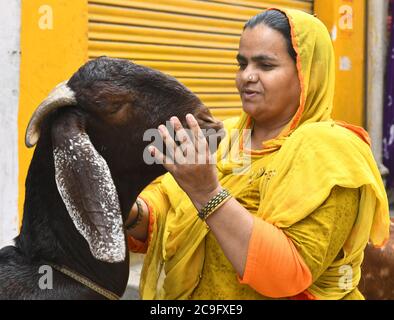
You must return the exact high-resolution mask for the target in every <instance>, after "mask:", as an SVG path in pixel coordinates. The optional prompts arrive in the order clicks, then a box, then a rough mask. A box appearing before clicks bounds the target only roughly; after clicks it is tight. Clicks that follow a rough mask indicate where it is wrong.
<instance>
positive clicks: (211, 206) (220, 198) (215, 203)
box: [198, 189, 231, 221]
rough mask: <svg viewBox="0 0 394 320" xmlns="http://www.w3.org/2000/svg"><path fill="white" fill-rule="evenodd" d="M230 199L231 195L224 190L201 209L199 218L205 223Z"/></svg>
mask: <svg viewBox="0 0 394 320" xmlns="http://www.w3.org/2000/svg"><path fill="white" fill-rule="evenodd" d="M230 198H231V194H230V193H229V192H228V191H227V190H226V189H223V190H222V191H220V192H219V193H218V194H217V195H216V196H214V197H213V198H212V199H211V200H209V201H208V203H207V204H206V205H205V206H204V207H203V208H202V209H201V211H199V212H198V217H199V218H200V219H201V220H203V221H205V220H206V219H207V218H208V217H209V216H210V215H211V214H212V213H214V212H215V211H216V210H217V209H219V208H220V207H221V206H222V205H223V204H224V203H225V202H226V201H227V200H229V199H230Z"/></svg>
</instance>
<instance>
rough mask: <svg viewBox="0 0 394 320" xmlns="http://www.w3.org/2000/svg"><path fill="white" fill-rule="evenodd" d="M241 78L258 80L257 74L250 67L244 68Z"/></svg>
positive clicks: (246, 80) (248, 80)
mask: <svg viewBox="0 0 394 320" xmlns="http://www.w3.org/2000/svg"><path fill="white" fill-rule="evenodd" d="M242 80H243V81H244V82H256V81H257V80H258V75H257V74H256V72H255V71H254V70H253V69H252V68H246V69H245V70H244V72H243V73H242Z"/></svg>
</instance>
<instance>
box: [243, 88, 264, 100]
mask: <svg viewBox="0 0 394 320" xmlns="http://www.w3.org/2000/svg"><path fill="white" fill-rule="evenodd" d="M259 95H260V92H259V91H256V90H248V89H246V90H243V91H242V96H243V98H244V99H245V100H253V99H255V98H256V97H258V96H259Z"/></svg>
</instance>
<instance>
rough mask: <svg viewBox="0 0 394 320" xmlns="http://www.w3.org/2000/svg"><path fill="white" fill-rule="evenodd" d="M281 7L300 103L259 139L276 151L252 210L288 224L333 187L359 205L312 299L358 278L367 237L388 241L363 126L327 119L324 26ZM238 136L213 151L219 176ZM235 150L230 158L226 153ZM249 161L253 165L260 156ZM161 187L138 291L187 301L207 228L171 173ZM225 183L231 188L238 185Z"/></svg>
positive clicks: (240, 126) (382, 196)
mask: <svg viewBox="0 0 394 320" xmlns="http://www.w3.org/2000/svg"><path fill="white" fill-rule="evenodd" d="M270 10H273V9H270ZM275 10H277V9H275ZM280 11H282V12H283V13H285V14H286V16H287V17H288V19H289V21H290V25H291V34H292V43H293V46H294V48H295V50H296V52H297V69H298V74H299V80H300V83H301V96H300V106H299V109H298V111H297V112H296V114H295V116H294V117H293V119H292V120H291V121H290V123H289V124H288V125H287V126H286V128H284V130H283V131H282V132H281V134H280V135H279V136H278V137H277V138H275V139H273V140H270V141H266V142H264V144H263V147H264V148H263V152H262V153H267V152H273V151H276V152H277V153H276V154H275V156H274V159H273V160H272V161H271V162H270V164H269V168H266V171H267V172H270V173H271V174H270V175H269V181H267V179H262V182H261V184H262V185H261V186H260V194H261V201H260V206H259V209H258V212H257V216H259V217H261V218H263V219H264V220H265V221H268V222H270V223H272V224H274V225H276V226H278V227H280V228H287V227H290V226H292V225H293V224H295V223H297V222H298V221H300V220H302V219H303V218H305V217H307V216H308V215H309V214H311V213H312V212H313V211H314V210H316V209H317V208H318V207H319V206H320V205H321V204H322V203H323V202H324V201H325V200H326V199H327V197H328V196H329V194H330V192H331V190H332V188H333V187H334V186H336V185H338V186H342V187H346V188H360V189H361V201H360V206H359V208H360V209H359V213H358V217H357V220H356V222H355V225H354V227H353V229H352V231H351V234H350V236H349V238H348V240H347V241H346V243H345V246H344V257H343V258H342V259H341V260H339V261H336V262H335V263H333V264H332V265H331V266H330V267H329V268H328V270H326V271H325V272H324V273H323V274H322V275H321V276H320V277H319V279H317V281H315V282H314V283H313V285H312V286H311V287H310V288H309V289H308V290H309V291H310V292H311V293H312V294H314V295H315V296H316V297H317V298H321V299H340V298H342V297H344V296H345V295H346V294H347V293H349V292H351V291H352V290H353V289H354V288H355V287H356V286H357V284H358V282H359V279H360V272H359V271H360V268H359V266H360V263H361V261H362V257H363V250H364V247H365V245H366V243H367V241H368V239H369V238H370V239H371V241H372V242H373V243H374V244H375V245H383V244H384V243H385V241H387V239H388V236H389V224H390V221H389V211H388V202H387V196H386V193H385V189H384V186H383V183H382V180H381V177H380V174H379V171H378V169H377V166H376V163H375V161H374V158H373V156H372V153H371V150H370V147H369V145H368V144H367V143H366V142H368V141H369V139H368V136H367V134H366V133H365V131H363V130H362V129H361V128H357V127H354V126H350V125H346V124H344V123H336V122H334V121H332V120H331V118H330V117H331V111H332V105H333V96H334V86H335V85H334V78H335V62H334V53H333V47H332V44H331V39H330V36H329V34H328V31H327V29H326V27H325V26H324V25H323V23H322V22H321V21H320V20H318V19H317V18H315V17H313V16H312V15H309V14H307V13H304V12H301V11H298V10H280ZM251 125H252V120H251V119H250V117H249V116H248V115H247V114H245V113H243V114H242V116H241V117H240V118H239V120H238V121H236V122H234V121H227V122H226V127H227V129H228V130H231V129H235V130H236V131H237V132H238V133H242V132H243V130H244V129H245V128H248V127H249V126H251ZM349 129H350V130H349ZM240 136H241V140H242V135H240ZM234 137H235V138H234ZM241 142H242V141H240V139H239V138H238V136H237V135H236V136H233V135H228V136H227V138H226V139H225V140H224V141H223V142H222V143H221V145H220V148H219V151H218V154H217V156H218V165H217V167H218V170H219V173H220V174H222V175H226V174H228V173H230V172H231V171H232V170H234V169H236V168H237V167H240V166H243V159H244V157H245V156H247V155H248V150H244V149H243V148H242V143H241ZM230 151H231V152H230ZM234 154H235V155H236V157H235V159H233V158H232V157H231V155H234ZM254 165H255V166H256V165H258V161H257V162H256V163H255V164H254ZM161 186H162V188H163V189H164V191H165V193H166V194H167V195H168V199H169V201H170V204H171V208H173V211H171V213H168V214H167V215H166V214H163V215H160V216H159V217H158V221H157V223H156V224H155V226H154V228H156V229H155V230H154V233H153V235H154V236H153V239H151V245H150V247H149V249H148V252H147V256H146V261H145V266H144V269H143V272H142V277H141V286H140V289H141V296H142V298H144V299H155V298H158V299H186V298H188V296H189V295H190V294H191V293H192V292H193V290H194V288H195V286H196V285H197V284H198V277H199V275H200V273H201V271H202V267H203V262H204V256H205V251H204V250H205V247H204V238H205V236H206V234H207V232H208V230H207V228H206V226H205V224H204V223H203V222H202V221H200V220H199V219H198V218H197V215H196V210H195V208H194V207H193V205H192V203H191V202H190V200H189V199H188V197H187V195H186V194H185V193H184V192H183V191H182V190H181V189H180V188H179V186H178V185H177V183H176V182H175V180H174V179H173V178H172V176H171V175H169V174H167V175H166V176H165V177H164V178H163V179H162V182H161ZM226 187H229V188H230V191H233V192H236V191H237V186H236V185H234V186H226ZM231 189H232V190H231ZM158 226H159V228H158ZM344 265H348V266H350V267H351V268H352V269H353V282H352V284H351V285H350V286H349V285H348V286H347V288H345V289H344V288H343V287H341V288H340V286H339V285H338V283H339V281H340V279H341V277H342V275H343V273H342V272H341V267H342V266H344Z"/></svg>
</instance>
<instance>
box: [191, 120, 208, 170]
mask: <svg viewBox="0 0 394 320" xmlns="http://www.w3.org/2000/svg"><path fill="white" fill-rule="evenodd" d="M186 121H187V124H188V125H189V128H190V130H191V131H192V133H193V136H194V147H195V150H196V152H197V161H198V163H201V164H202V163H204V164H205V163H211V162H210V158H211V154H210V152H209V147H208V142H207V140H206V139H205V136H204V133H203V132H202V130H201V128H200V126H199V124H198V122H197V120H196V118H194V116H193V115H192V114H188V115H187V116H186Z"/></svg>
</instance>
